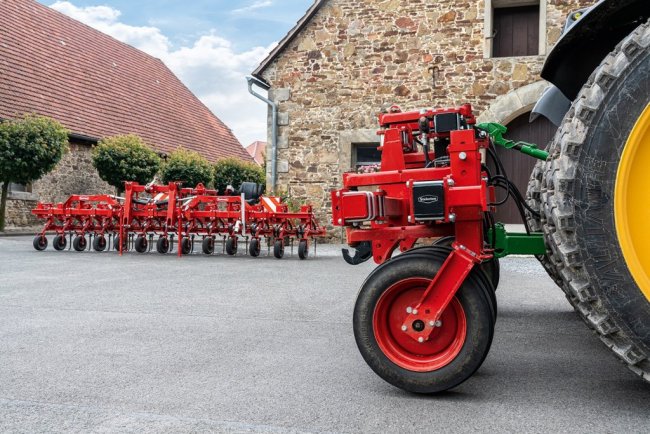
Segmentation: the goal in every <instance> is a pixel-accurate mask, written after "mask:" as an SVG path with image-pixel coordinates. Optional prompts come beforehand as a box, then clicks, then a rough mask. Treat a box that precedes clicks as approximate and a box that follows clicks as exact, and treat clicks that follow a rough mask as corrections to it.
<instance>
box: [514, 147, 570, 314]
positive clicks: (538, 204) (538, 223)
mask: <svg viewBox="0 0 650 434" xmlns="http://www.w3.org/2000/svg"><path fill="white" fill-rule="evenodd" d="M552 146H553V145H551V146H549V148H548V149H547V151H550V150H551V148H552ZM545 166H546V161H542V160H539V161H538V162H537V163H536V164H535V167H533V171H532V173H531V174H530V180H529V181H528V188H527V189H526V203H527V204H528V206H529V207H531V208H532V209H533V210H534V211H535V212H537V213H538V214H539V216H536V215H534V214H532V213H531V212H530V211H528V209H525V212H526V221H527V222H528V227H529V228H530V230H531V231H532V232H543V231H544V227H545V226H546V216H545V215H544V208H543V206H542V179H543V177H544V167H545ZM536 258H537V260H539V262H540V263H541V264H542V267H544V270H546V273H547V274H548V275H549V277H550V278H551V279H553V281H554V282H555V283H556V284H557V286H559V287H560V288H563V286H564V284H563V282H562V277H561V276H560V270H561V269H562V262H561V261H560V260H559V258H558V257H557V256H555V255H553V250H551V248H550V247H549V246H548V245H547V246H546V254H545V255H542V256H536ZM567 298H568V300H569V302H570V303H571V304H572V305H573V304H574V303H573V300H572V299H571V298H570V297H568V295H567Z"/></svg>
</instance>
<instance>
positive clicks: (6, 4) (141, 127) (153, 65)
mask: <svg viewBox="0 0 650 434" xmlns="http://www.w3.org/2000/svg"><path fill="white" fill-rule="evenodd" d="M24 113H38V114H41V115H44V116H50V117H52V118H55V119H57V120H58V121H60V122H61V123H63V124H64V125H65V126H66V127H67V128H68V129H70V130H71V131H72V132H73V133H75V134H78V135H83V136H88V137H94V138H102V137H106V136H112V135H116V134H128V133H134V134H137V135H139V136H141V137H142V138H143V139H144V140H145V141H146V142H147V143H149V144H151V145H152V146H153V147H154V148H156V149H157V150H159V151H162V152H166V153H169V152H172V151H173V150H174V149H176V148H177V147H179V146H183V147H185V148H187V149H191V150H194V151H197V152H199V153H201V154H202V155H204V156H205V157H206V158H208V159H209V160H210V161H216V160H217V159H219V158H222V157H230V156H234V157H238V158H242V159H245V160H248V161H250V160H251V157H250V156H249V154H248V153H247V152H246V150H244V148H243V147H242V146H241V144H240V143H239V141H238V140H237V138H235V136H234V135H233V133H232V131H231V130H230V129H229V128H228V127H227V126H226V125H225V124H224V123H223V122H221V121H220V120H219V119H218V118H217V117H216V116H215V115H214V114H212V113H211V112H210V110H209V109H208V108H207V107H206V106H205V105H204V104H203V103H201V102H200V101H199V100H198V98H196V96H194V94H192V92H190V90H189V89H187V87H185V85H183V83H182V82H181V81H180V80H179V79H178V78H177V77H176V76H175V75H174V74H173V73H172V72H171V71H170V70H169V69H168V68H167V67H166V66H165V65H164V64H163V62H162V61H160V60H159V59H156V58H154V57H151V56H149V55H147V54H145V53H143V52H142V51H140V50H137V49H135V48H133V47H131V46H129V45H127V44H124V43H122V42H119V41H117V40H116V39H113V38H112V37H110V36H108V35H105V34H104V33H101V32H99V31H97V30H95V29H93V28H91V27H88V26H86V25H85V24H82V23H80V22H78V21H75V20H73V19H71V18H69V17H67V16H65V15H63V14H61V13H59V12H57V11H54V10H52V9H50V8H48V7H46V6H43V5H41V4H39V3H37V2H36V1H34V0H0V117H2V118H15V117H18V116H21V115H22V114H24Z"/></svg>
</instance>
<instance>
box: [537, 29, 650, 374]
mask: <svg viewBox="0 0 650 434" xmlns="http://www.w3.org/2000/svg"><path fill="white" fill-rule="evenodd" d="M648 83H650V23H646V24H643V25H641V26H639V27H638V28H637V29H636V30H635V31H634V32H632V33H631V34H630V35H629V36H628V37H626V38H625V39H624V40H623V41H622V42H621V43H620V44H619V45H618V46H617V48H616V49H615V50H614V51H613V52H612V53H610V54H609V55H608V56H607V57H606V58H605V60H603V62H602V63H601V65H600V66H599V67H598V68H597V69H596V70H595V71H594V73H593V74H592V76H591V77H590V79H589V81H588V82H587V84H586V85H585V86H584V87H583V89H582V90H581V92H580V94H579V95H578V97H577V99H576V100H575V101H574V103H573V106H572V108H571V111H570V112H569V114H567V116H566V117H565V119H564V121H563V124H562V126H561V128H560V131H558V134H557V135H556V137H555V143H554V147H553V150H552V154H551V158H550V159H549V161H548V162H547V164H546V166H545V173H544V179H543V183H542V203H543V205H544V213H545V216H546V219H547V222H546V227H545V231H544V232H545V238H546V242H547V244H548V245H549V247H550V248H551V249H552V252H553V255H555V256H556V257H557V258H558V260H559V261H561V265H562V268H561V270H560V275H561V277H562V280H563V284H564V288H565V290H566V291H567V292H569V294H570V298H571V299H572V300H574V303H575V306H576V309H577V310H578V312H579V313H580V315H581V316H582V317H583V319H584V320H585V321H586V322H587V324H588V325H589V326H590V327H591V328H593V330H594V331H595V332H596V333H597V334H598V335H599V337H600V339H601V340H602V341H603V342H604V343H605V345H607V347H609V348H610V349H611V350H612V351H613V352H614V353H615V354H616V355H617V356H618V357H619V358H620V359H621V360H622V361H623V362H624V363H625V364H626V365H627V366H628V367H629V368H630V369H631V370H632V371H633V372H635V373H636V374H638V375H640V376H642V377H643V378H644V379H645V380H647V381H650V360H649V359H648V358H649V357H650V302H649V300H648V299H647V298H646V297H645V296H644V295H643V293H642V292H641V290H640V289H639V287H638V286H637V284H636V282H635V281H634V278H633V277H632V275H631V274H630V272H629V270H628V268H627V265H626V262H625V258H624V257H623V254H622V252H621V249H620V245H619V241H618V237H617V232H616V229H615V222H614V208H613V207H614V188H615V184H616V183H615V180H616V174H617V171H618V166H619V162H620V157H621V154H622V151H623V148H624V147H625V144H626V141H627V137H628V136H629V133H630V131H631V130H632V128H633V126H634V124H635V123H636V121H637V119H638V118H639V116H640V114H641V112H642V111H643V110H644V109H645V107H646V106H647V105H648V103H649V102H650V87H649V86H648ZM613 126H615V127H613Z"/></svg>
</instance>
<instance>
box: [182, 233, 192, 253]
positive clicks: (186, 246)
mask: <svg viewBox="0 0 650 434" xmlns="http://www.w3.org/2000/svg"><path fill="white" fill-rule="evenodd" d="M190 253H192V240H191V239H190V238H188V237H185V238H183V241H182V242H181V254H183V255H189V254H190Z"/></svg>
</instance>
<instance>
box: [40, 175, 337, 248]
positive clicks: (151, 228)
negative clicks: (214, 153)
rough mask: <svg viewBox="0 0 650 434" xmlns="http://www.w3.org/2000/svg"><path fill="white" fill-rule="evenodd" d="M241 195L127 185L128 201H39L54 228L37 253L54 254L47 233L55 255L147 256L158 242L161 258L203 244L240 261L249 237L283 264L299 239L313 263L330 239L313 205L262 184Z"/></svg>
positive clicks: (97, 197)
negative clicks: (313, 248)
mask: <svg viewBox="0 0 650 434" xmlns="http://www.w3.org/2000/svg"><path fill="white" fill-rule="evenodd" d="M241 190H242V193H241V194H240V195H236V196H233V195H231V196H222V195H218V194H217V192H216V191H214V190H208V189H206V188H205V187H204V186H203V185H200V184H199V185H198V186H197V187H196V188H182V187H181V184H180V183H170V184H168V185H154V184H149V185H146V186H144V185H139V184H136V183H131V182H127V183H126V184H125V194H124V197H116V196H112V195H94V196H83V195H74V196H71V197H70V198H69V199H68V200H67V201H65V202H63V203H58V204H51V203H39V204H38V206H37V207H36V208H35V209H34V210H32V213H33V214H34V215H36V216H37V217H39V218H41V219H43V220H45V222H46V223H45V227H44V228H43V230H42V231H41V233H40V234H39V235H37V236H36V238H34V248H36V250H44V249H46V248H47V245H48V240H47V237H46V235H47V234H48V233H54V234H55V236H54V239H53V247H54V249H55V250H64V249H66V247H68V243H70V244H71V246H72V247H73V248H74V250H76V251H80V252H81V251H84V250H86V249H88V250H90V249H91V247H92V249H94V250H95V251H98V252H101V251H104V250H107V249H108V250H111V249H115V250H118V251H119V252H120V253H123V252H125V251H127V250H131V249H133V250H135V251H136V252H138V253H145V252H149V251H151V250H152V249H153V246H154V239H156V241H155V247H156V250H157V251H158V253H160V254H166V253H169V252H170V251H172V250H173V248H174V244H175V243H176V244H177V245H178V249H177V252H178V255H179V256H181V255H188V254H190V253H192V252H193V251H194V245H195V242H197V241H199V240H200V241H201V250H202V252H203V253H204V254H206V255H211V254H213V253H214V252H215V245H216V244H217V243H221V244H222V246H223V251H225V252H226V253H227V254H228V255H231V256H232V255H235V254H237V249H238V245H239V241H241V240H244V241H245V242H246V246H247V251H248V253H249V254H250V255H251V256H255V257H257V256H259V255H260V252H261V247H262V240H266V244H267V246H269V248H270V246H273V254H274V256H275V257H276V258H278V259H281V258H282V257H283V256H284V251H285V246H286V245H291V246H293V243H294V241H297V242H298V256H299V257H300V259H306V258H307V256H308V254H309V247H310V243H312V242H313V243H315V242H316V238H317V237H321V236H323V235H325V230H324V229H323V228H322V227H320V226H319V225H318V222H317V221H316V218H315V217H314V214H313V210H312V207H311V206H309V205H306V206H302V207H301V208H300V210H299V211H298V212H291V211H290V210H289V207H288V206H287V205H286V204H285V203H283V202H282V200H281V199H280V198H277V197H267V196H260V191H261V189H260V188H259V186H257V184H251V183H244V184H243V185H242V188H241ZM68 248H69V247H68Z"/></svg>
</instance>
